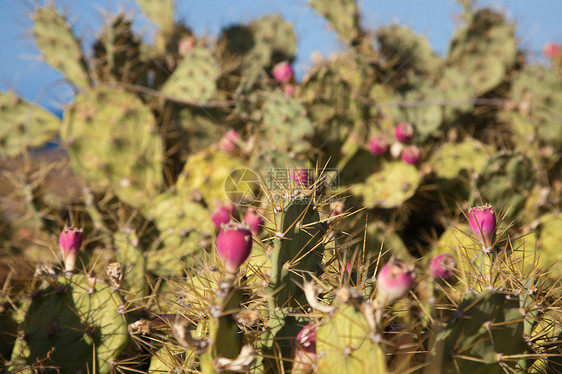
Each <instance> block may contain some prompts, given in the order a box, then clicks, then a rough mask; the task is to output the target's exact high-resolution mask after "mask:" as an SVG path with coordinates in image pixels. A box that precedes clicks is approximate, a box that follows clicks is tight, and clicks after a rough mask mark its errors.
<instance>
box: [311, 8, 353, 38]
mask: <svg viewBox="0 0 562 374" xmlns="http://www.w3.org/2000/svg"><path fill="white" fill-rule="evenodd" d="M310 5H311V6H312V7H313V8H314V10H316V11H317V12H318V13H320V14H321V15H322V16H323V17H324V18H326V19H327V20H328V22H329V24H330V26H331V27H332V28H333V29H334V31H335V32H337V33H338V35H339V36H340V38H342V40H344V41H345V42H348V43H350V42H352V41H353V40H354V39H356V38H357V37H359V36H360V34H361V30H360V29H359V10H358V8H357V3H356V2H355V0H335V1H329V2H326V1H322V0H310Z"/></svg>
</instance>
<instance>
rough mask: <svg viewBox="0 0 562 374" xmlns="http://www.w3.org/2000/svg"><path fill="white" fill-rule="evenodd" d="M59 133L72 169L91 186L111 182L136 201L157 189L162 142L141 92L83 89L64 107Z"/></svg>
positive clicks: (135, 203)
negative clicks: (137, 93) (137, 94)
mask: <svg viewBox="0 0 562 374" xmlns="http://www.w3.org/2000/svg"><path fill="white" fill-rule="evenodd" d="M61 136H62V139H63V143H64V145H65V147H66V149H67V150H68V153H69V155H70V159H71V162H72V167H73V169H74V171H75V172H76V173H78V174H79V175H81V176H82V177H83V178H85V179H86V181H87V182H88V183H89V185H90V186H92V187H94V188H96V189H101V188H107V187H111V188H113V189H115V191H116V193H117V195H118V196H119V198H120V199H121V200H122V201H124V202H126V203H129V204H131V205H133V206H139V205H142V204H145V203H147V202H148V198H149V197H150V196H154V195H156V194H157V192H158V191H159V188H160V186H161V184H162V159H163V142H162V139H161V137H160V135H159V134H158V129H157V127H156V123H155V119H154V116H153V114H152V112H151V111H150V110H149V109H148V107H146V106H145V105H144V104H143V103H142V101H141V100H140V99H139V98H138V97H137V96H135V95H133V94H131V93H129V92H126V91H124V90H122V89H118V88H108V87H102V86H100V87H96V88H95V89H92V90H89V91H85V92H83V93H81V94H79V95H78V96H77V97H76V99H75V100H74V102H73V103H72V105H71V106H70V107H69V108H68V110H67V111H66V112H65V115H64V120H63V126H62V130H61Z"/></svg>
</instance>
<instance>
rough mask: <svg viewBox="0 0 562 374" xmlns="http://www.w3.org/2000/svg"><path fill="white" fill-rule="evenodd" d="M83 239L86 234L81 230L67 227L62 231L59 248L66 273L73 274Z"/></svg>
mask: <svg viewBox="0 0 562 374" xmlns="http://www.w3.org/2000/svg"><path fill="white" fill-rule="evenodd" d="M83 238H84V233H83V232H82V230H81V229H77V228H74V227H66V226H65V227H64V229H62V232H61V233H60V236H59V247H60V250H61V252H62V258H63V261H64V267H65V271H68V272H71V271H73V270H74V266H75V265H76V259H77V258H78V252H79V251H80V247H81V246H82V239H83Z"/></svg>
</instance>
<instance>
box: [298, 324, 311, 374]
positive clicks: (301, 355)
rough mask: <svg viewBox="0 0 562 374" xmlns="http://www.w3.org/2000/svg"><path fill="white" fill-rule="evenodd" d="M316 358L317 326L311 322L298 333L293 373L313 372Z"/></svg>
mask: <svg viewBox="0 0 562 374" xmlns="http://www.w3.org/2000/svg"><path fill="white" fill-rule="evenodd" d="M316 360H317V355H316V326H314V324H312V323H309V324H308V325H306V326H305V327H303V328H302V330H301V331H300V332H299V333H298V335H297V339H296V348H295V361H294V364H293V373H311V372H313V371H314V367H315V366H316Z"/></svg>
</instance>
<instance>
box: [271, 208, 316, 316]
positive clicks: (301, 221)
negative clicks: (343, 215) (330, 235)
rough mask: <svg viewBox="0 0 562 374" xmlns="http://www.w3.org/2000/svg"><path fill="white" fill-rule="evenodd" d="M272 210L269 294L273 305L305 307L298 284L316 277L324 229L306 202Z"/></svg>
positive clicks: (314, 210)
mask: <svg viewBox="0 0 562 374" xmlns="http://www.w3.org/2000/svg"><path fill="white" fill-rule="evenodd" d="M282 204H283V205H279V206H278V207H276V208H275V209H276V213H275V239H274V243H273V251H272V252H271V254H270V256H269V258H270V260H271V265H272V274H271V282H270V284H269V292H270V293H271V294H272V297H273V298H274V299H275V301H276V305H281V306H284V307H289V306H294V307H297V306H299V305H304V304H306V300H305V299H304V294H303V292H302V289H301V287H300V286H299V285H302V284H303V282H304V281H305V280H306V279H307V278H308V277H309V275H308V274H316V275H319V273H320V271H321V269H320V263H321V262H322V256H323V252H324V245H323V237H324V234H325V232H326V227H325V226H324V224H323V223H321V222H320V215H319V214H318V210H317V208H316V207H315V206H314V205H313V204H312V203H310V204H307V201H306V200H304V201H298V200H297V201H294V202H291V201H286V202H284V203H283V202H282Z"/></svg>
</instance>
